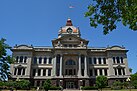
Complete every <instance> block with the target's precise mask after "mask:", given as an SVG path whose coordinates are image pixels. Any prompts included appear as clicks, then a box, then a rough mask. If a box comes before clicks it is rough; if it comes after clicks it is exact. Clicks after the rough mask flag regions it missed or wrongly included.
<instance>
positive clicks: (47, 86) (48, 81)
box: [43, 79, 51, 91]
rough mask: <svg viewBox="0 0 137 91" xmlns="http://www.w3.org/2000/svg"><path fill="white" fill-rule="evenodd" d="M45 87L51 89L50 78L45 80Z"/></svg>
mask: <svg viewBox="0 0 137 91" xmlns="http://www.w3.org/2000/svg"><path fill="white" fill-rule="evenodd" d="M43 87H44V89H45V90H46V91H48V90H49V89H50V87H51V80H50V79H47V80H46V81H45V82H44V86H43Z"/></svg>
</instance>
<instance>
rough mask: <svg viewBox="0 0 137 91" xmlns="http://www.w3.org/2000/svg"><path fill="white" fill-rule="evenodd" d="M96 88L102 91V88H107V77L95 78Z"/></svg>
mask: <svg viewBox="0 0 137 91" xmlns="http://www.w3.org/2000/svg"><path fill="white" fill-rule="evenodd" d="M96 86H97V87H98V88H99V89H101V90H102V88H104V87H106V86H107V77H106V76H98V77H97V78H96Z"/></svg>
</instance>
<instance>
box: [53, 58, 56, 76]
mask: <svg viewBox="0 0 137 91" xmlns="http://www.w3.org/2000/svg"><path fill="white" fill-rule="evenodd" d="M53 76H56V55H55V58H54V62H53Z"/></svg>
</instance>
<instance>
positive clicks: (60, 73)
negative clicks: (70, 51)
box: [59, 55, 62, 76]
mask: <svg viewBox="0 0 137 91" xmlns="http://www.w3.org/2000/svg"><path fill="white" fill-rule="evenodd" d="M59 76H62V55H60V72H59Z"/></svg>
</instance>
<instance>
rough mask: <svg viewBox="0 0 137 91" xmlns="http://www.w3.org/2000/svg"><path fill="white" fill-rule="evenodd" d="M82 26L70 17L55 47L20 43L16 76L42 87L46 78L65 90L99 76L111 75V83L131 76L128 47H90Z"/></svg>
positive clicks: (90, 82) (14, 68)
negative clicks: (80, 28) (83, 34)
mask: <svg viewBox="0 0 137 91" xmlns="http://www.w3.org/2000/svg"><path fill="white" fill-rule="evenodd" d="M88 42H89V41H88V40H85V39H82V38H81V34H80V30H79V28H76V27H74V26H73V24H72V21H71V20H70V19H68V20H67V23H66V26H64V27H61V29H60V30H59V33H58V38H57V39H54V40H52V45H53V47H41V46H32V45H31V46H28V45H16V46H14V47H13V48H12V49H11V50H12V52H13V57H14V58H15V59H16V62H15V63H14V64H11V69H10V72H11V74H12V79H14V80H16V79H28V80H30V81H31V83H32V85H33V86H42V84H43V83H44V81H45V80H46V79H51V81H52V85H55V86H62V87H63V88H64V89H79V88H80V86H93V85H95V80H96V77H97V76H99V75H104V76H107V78H108V82H109V84H112V82H113V81H115V80H120V81H125V79H126V78H128V77H129V76H130V73H129V68H128V63H127V55H126V53H127V51H128V50H126V49H125V47H120V46H111V47H109V46H108V47H104V48H94V47H88Z"/></svg>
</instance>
